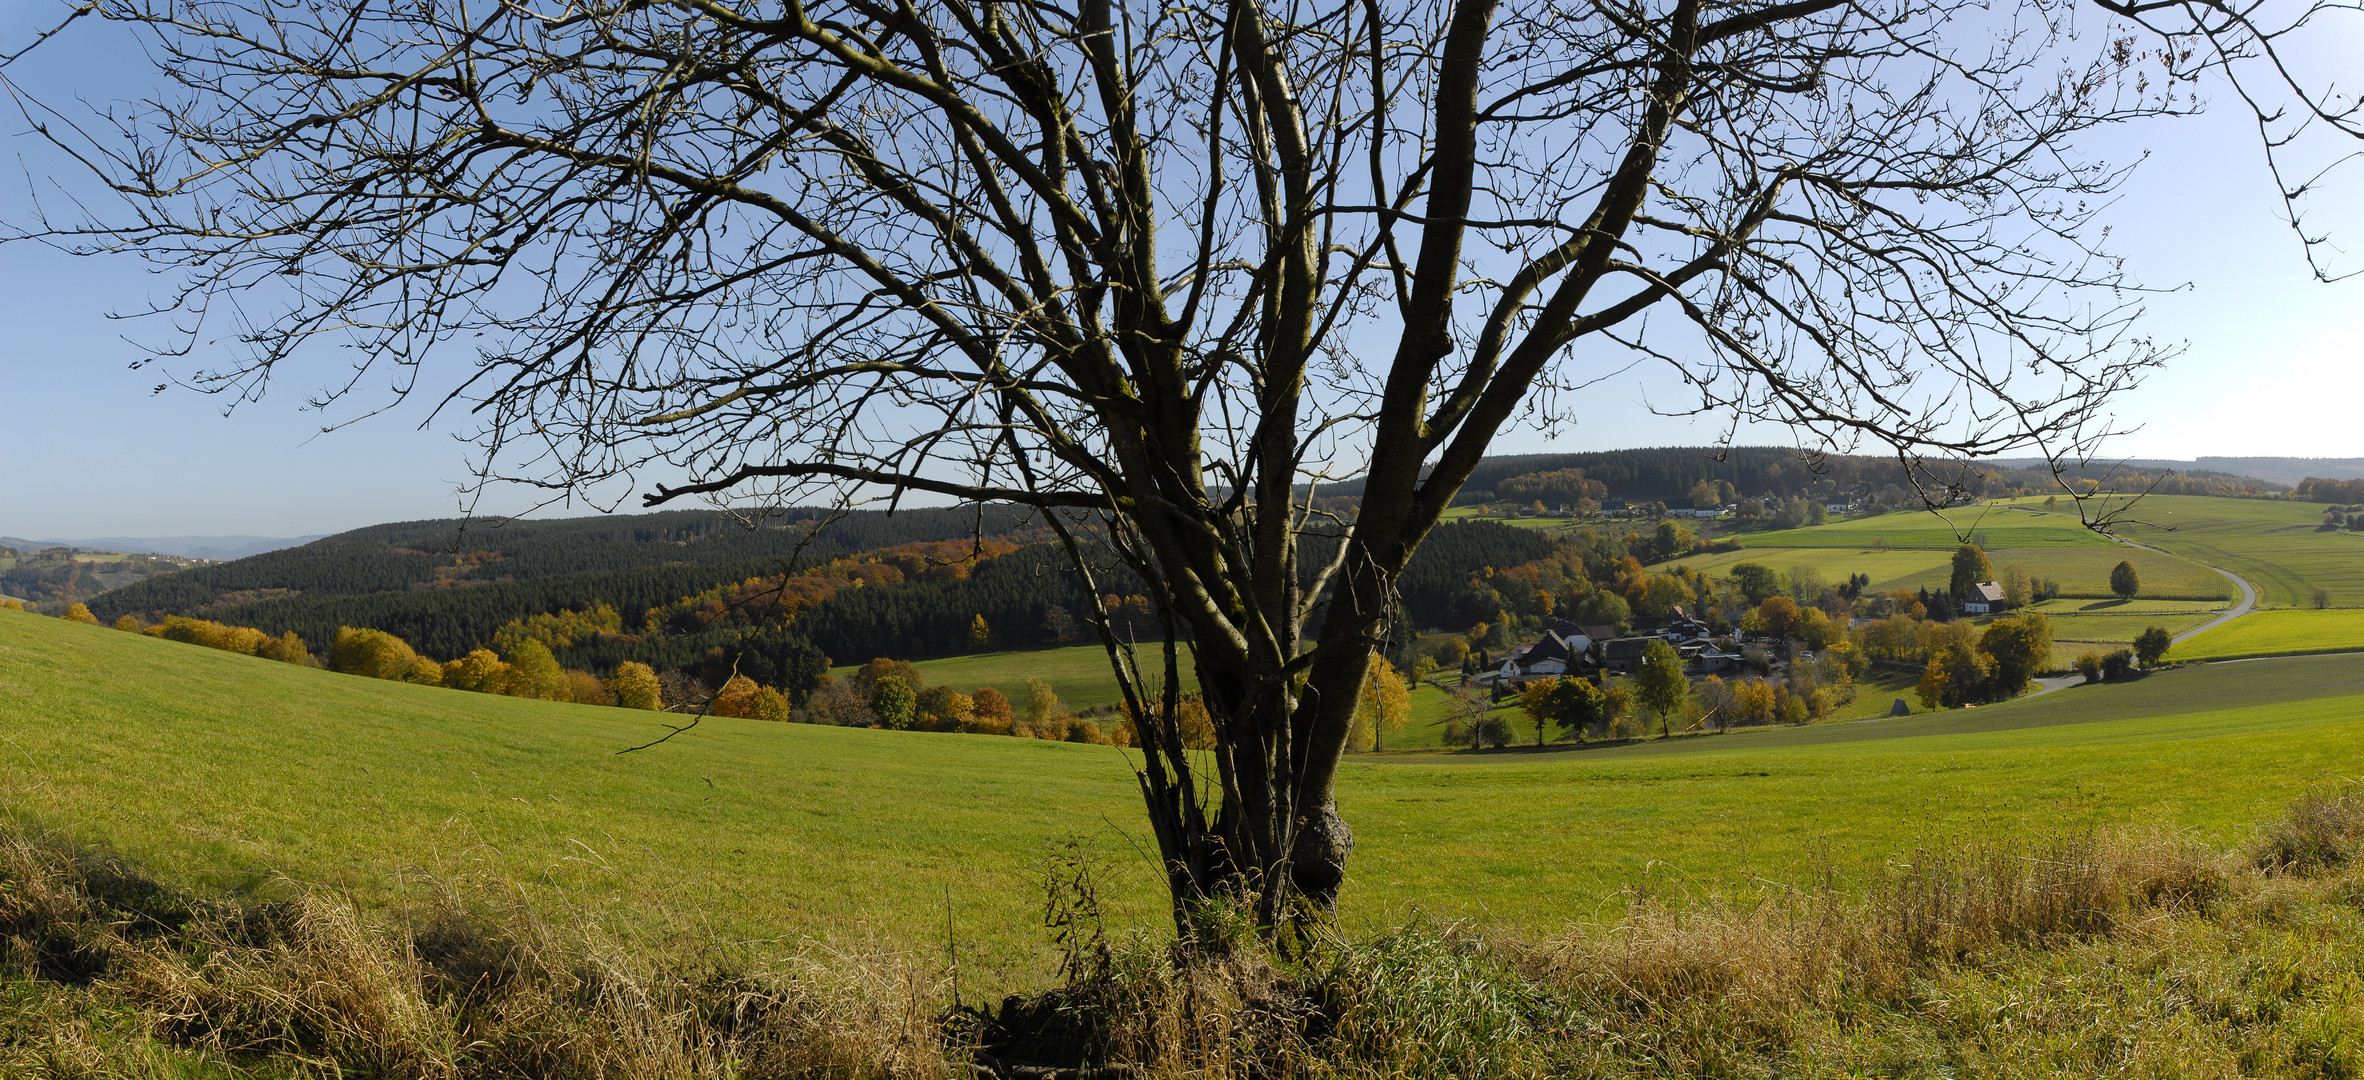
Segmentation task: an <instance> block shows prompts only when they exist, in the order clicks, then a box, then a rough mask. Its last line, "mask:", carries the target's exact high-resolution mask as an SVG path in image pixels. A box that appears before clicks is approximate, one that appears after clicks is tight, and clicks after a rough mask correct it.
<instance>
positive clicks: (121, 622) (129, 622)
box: [115, 615, 147, 634]
mask: <svg viewBox="0 0 2364 1080" xmlns="http://www.w3.org/2000/svg"><path fill="white" fill-rule="evenodd" d="M115 629H117V630H121V631H123V632H125V633H129V634H136V633H139V632H140V631H142V630H146V629H147V626H146V625H145V624H143V623H141V622H140V617H139V616H137V615H125V616H123V617H121V618H119V619H116V620H115Z"/></svg>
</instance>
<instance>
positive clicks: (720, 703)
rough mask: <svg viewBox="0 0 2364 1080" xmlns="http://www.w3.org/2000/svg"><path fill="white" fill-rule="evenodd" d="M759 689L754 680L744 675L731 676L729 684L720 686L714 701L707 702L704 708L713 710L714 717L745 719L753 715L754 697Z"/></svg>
mask: <svg viewBox="0 0 2364 1080" xmlns="http://www.w3.org/2000/svg"><path fill="white" fill-rule="evenodd" d="M760 689H762V688H761V687H759V686H757V685H755V680H753V679H750V678H748V677H747V676H745V675H733V676H731V679H730V681H729V682H726V683H724V684H722V689H721V691H719V692H717V693H716V694H715V695H714V700H713V701H711V702H708V703H707V706H706V707H707V708H709V709H711V710H713V712H714V715H716V716H729V717H736V718H738V719H742V720H743V719H747V718H749V717H752V716H754V715H755V695H756V692H757V691H758V690H760Z"/></svg>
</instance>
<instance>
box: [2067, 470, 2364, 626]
mask: <svg viewBox="0 0 2364 1080" xmlns="http://www.w3.org/2000/svg"><path fill="white" fill-rule="evenodd" d="M2114 505H2116V504H2115V502H2114V501H2113V502H2108V503H2103V504H2099V505H2097V507H2096V509H2095V511H2094V512H2096V513H2099V512H2101V511H2102V510H2105V509H2108V508H2110V507H2111V506H2114ZM2073 514H2074V511H2073V510H2065V509H2064V510H2063V512H2059V513H2055V514H2054V515H2053V516H2055V517H2059V518H2061V519H2063V520H2065V521H2070V522H2072V523H2073V522H2074V520H2075V519H2074V517H2073V516H2072V515H2073ZM2322 516H2323V507H2322V505H2321V504H2319V503H2303V502H2279V501H2273V500H2265V499H2216V498H2206V497H2202V496H2197V495H2153V496H2147V497H2145V498H2144V499H2142V500H2141V502H2140V503H2139V504H2137V505H2136V507H2135V508H2134V509H2133V510H2132V511H2131V512H2130V513H2129V514H2128V515H2127V519H2126V521H2125V523H2124V524H2123V525H2122V526H2121V527H2120V528H2119V530H2118V532H2119V535H2121V536H2124V537H2126V538H2127V539H2129V540H2133V541H2136V542H2139V543H2144V544H2150V545H2152V546H2154V547H2159V548H2164V549H2166V550H2168V551H2172V552H2174V553H2176V554H2178V555H2182V556H2184V557H2186V558H2190V559H2196V560H2199V561H2201V562H2204V563H2210V564H2213V565H2217V566H2222V567H2224V568H2225V569H2227V570H2230V571H2232V572H2233V573H2236V574H2239V575H2241V576H2242V577H2244V578H2246V579H2248V581H2249V583H2250V584H2251V585H2253V586H2255V587H2256V588H2257V590H2258V598H2257V601H2258V604H2259V605H2260V606H2262V607H2305V606H2308V605H2310V604H2311V603H2312V602H2313V595H2314V591H2315V589H2316V588H2317V587H2318V586H2319V587H2322V588H2326V589H2329V590H2331V597H2332V599H2331V602H2332V603H2333V604H2335V605H2339V606H2351V605H2364V535H2359V534H2357V533H2351V532H2319V531H2317V530H2316V528H2315V526H2316V525H2317V524H2318V523H2319V522H2320V521H2321V520H2322Z"/></svg>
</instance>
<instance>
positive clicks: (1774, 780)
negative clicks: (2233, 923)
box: [0, 612, 2364, 987]
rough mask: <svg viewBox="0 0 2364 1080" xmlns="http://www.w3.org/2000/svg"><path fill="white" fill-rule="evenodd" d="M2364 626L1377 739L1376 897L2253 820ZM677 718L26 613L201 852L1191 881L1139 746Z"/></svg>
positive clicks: (977, 971)
mask: <svg viewBox="0 0 2364 1080" xmlns="http://www.w3.org/2000/svg"><path fill="white" fill-rule="evenodd" d="M2360 715H2364V657H2358V656H2333V657H2313V658H2296V659H2285V660H2273V661H2259V662H2252V663H2242V664H2232V665H2225V666H2222V667H2195V668H2189V669H2179V670H2175V671H2170V672H2167V673H2164V674H2161V675H2157V676H2154V677H2152V678H2150V679H2147V680H2143V681H2139V682H2136V683H2132V684H2127V685H2113V686H2103V687H2078V688H2073V689H2071V690H2067V691H2062V692H2059V693H2055V694H2051V695H2047V696H2045V697H2041V698H2036V699H2031V700H2027V701H2021V702H2015V703H2011V704H2006V705H2000V706H1994V707H1990V708H1982V709H1978V710H1976V711H1974V712H1955V713H1945V714H1937V715H1923V716H1916V717H1912V718H1908V719H1905V720H1892V721H1878V722H1873V723H1839V724H1821V725H1814V726H1811V727H1805V728H1790V729H1778V730H1765V731H1750V732H1743V733H1736V734H1731V735H1722V736H1707V737H1696V738H1686V739H1677V740H1672V741H1668V742H1652V743H1642V744H1635V745H1629V746H1625V747H1619V748H1608V749H1586V750H1578V749H1572V748H1554V749H1552V750H1547V751H1534V750H1514V751H1503V752H1495V753H1486V754H1474V755H1473V754H1454V755H1429V756H1420V755H1402V754H1385V755H1371V756H1366V757H1360V758H1355V759H1351V760H1350V761H1349V762H1348V763H1347V764H1346V765H1345V767H1344V769H1343V770H1342V773H1341V776H1340V781H1339V784H1340V787H1339V800H1340V804H1341V808H1342V811H1343V813H1344V814H1345V816H1346V818H1347V820H1348V821H1349V822H1350V823H1351V824H1352V826H1353V828H1354V829H1355V832H1356V836H1357V840H1358V844H1357V848H1356V856H1355V863H1354V869H1353V872H1352V876H1351V877H1350V879H1349V884H1348V891H1347V896H1346V910H1347V912H1348V914H1349V916H1350V917H1351V918H1353V919H1358V920H1372V921H1375V922H1377V923H1380V924H1387V925H1392V924H1394V923H1396V922H1398V921H1400V920H1401V919H1402V918H1404V917H1405V916H1406V914H1407V913H1408V912H1410V911H1412V910H1414V909H1417V910H1420V911H1425V912H1428V913H1431V914H1434V915H1437V916H1439V917H1445V918H1469V919H1476V920H1480V921H1482V922H1485V923H1488V924H1491V925H1495V926H1498V927H1501V928H1504V929H1507V930H1510V931H1514V932H1516V931H1519V930H1520V929H1521V928H1530V929H1538V930H1541V929H1549V928H1552V927H1556V926H1559V925H1561V924H1564V923H1565V922H1567V921H1570V920H1578V919H1588V918H1591V917H1594V916H1596V915H1602V914H1610V913H1613V912H1614V911H1615V910H1616V909H1617V907H1618V906H1619V905H1620V904H1621V903H1622V902H1623V901H1621V900H1620V899H1619V897H1620V896H1622V895H1626V894H1625V893H1623V892H1622V890H1627V889H1645V890H1647V891H1649V892H1651V893H1653V894H1656V895H1661V896H1670V895H1671V896H1678V897H1679V896H1683V895H1699V894H1704V893H1708V892H1717V893H1723V894H1727V895H1749V894H1753V893H1756V892H1759V891H1761V890H1764V889H1768V888H1775V887H1779V886H1780V885H1781V884H1803V883H1807V882H1810V881H1812V880H1814V879H1815V878H1817V876H1818V875H1819V874H1820V872H1821V868H1823V867H1828V868H1830V869H1832V870H1835V871H1837V872H1839V873H1840V874H1841V875H1842V876H1844V875H1845V874H1847V873H1848V872H1850V871H1852V870H1855V869H1859V868H1864V867H1870V866H1876V865H1879V864H1880V862H1881V861H1882V860H1885V859H1888V858H1890V857H1892V856H1894V855H1896V854H1897V853H1898V852H1900V851H1909V850H1910V849H1911V848H1912V847H1913V846H1914V845H1915V844H1916V843H1920V842H1924V841H1927V842H1947V841H1948V838H1959V837H1963V836H1967V835H1980V834H2013V833H2019V832H2026V831H2038V830H2048V829H2055V828H2060V827H2071V826H2077V825H2081V824H2095V825H2109V824H2120V823H2137V824H2157V825H2162V826H2167V827H2175V828H2188V829H2191V830H2194V831H2195V832H2196V833H2197V834H2198V835H2200V836H2202V837H2204V838H2206V839H2209V840H2211V841H2213V842H2229V841H2231V840H2235V839H2238V838H2239V836H2240V835H2242V834H2244V833H2245V831H2246V830H2247V829H2249V828H2250V827H2251V824H2252V823H2253V822H2255V821H2257V820H2259V819H2261V818H2264V817H2266V816H2268V815H2271V814H2273V813H2276V812H2278V811H2279V809H2280V808H2281V806H2282V805H2283V803H2284V802H2286V801H2287V800H2288V798H2289V797H2290V796H2291V795H2292V794H2293V793H2294V792H2296V791H2298V790H2301V789H2303V788H2305V787H2306V786H2308V785H2310V784H2314V783H2316V782H2319V781H2321V780H2323V779H2325V778H2327V777H2331V776H2335V775H2347V774H2351V773H2353V771H2354V762H2355V761H2356V760H2357V758H2358V757H2359V755H2364V724H2359V723H2358V722H2357V718H2358V717H2359V716H2360ZM661 734H663V729H662V728H661V727H660V726H659V718H658V717H656V716H653V715H651V714H645V713H632V712H626V711H622V710H614V709H597V708H588V707H581V706H573V705H560V704H553V703H544V702H531V701H520V700H514V699H508V698H496V697H487V696H482V695H473V694H466V693H460V692H457V691H447V690H440V689H431V688H424V687H415V686H407V685H399V684H393V683H385V682H375V681H369V680H363V679H358V678H352V677H348V676H340V675H334V674H330V673H326V672H320V671H315V670H311V669H305V668H297V667H292V666H289V665H283V664H274V663H270V662H266V661H261V660H256V659H253V658H249V657H240V656H233V655H230V654H227V653H222V652H216V651H211V650H207V649H202V648H198V647H194V646H187V645H180V644H175V643H171V642H165V641H160V640H157V639H153V638H146V637H137V636H133V635H129V634H121V633H117V632H114V631H110V630H105V629H102V628H97V627H84V626H75V625H71V624H67V623H64V622H62V621H59V620H54V619H44V618H40V617H37V616H31V615H24V614H18V613H14V612H0V736H4V740H0V791H6V792H8V793H9V795H8V798H7V800H6V806H5V809H6V810H7V811H8V812H10V813H14V814H18V815H22V816H26V817H29V818H32V819H34V820H37V821H40V822H43V823H46V824H48V825H51V826H55V827H60V828H64V829H66V830H68V831H70V832H72V833H74V834H77V835H80V836H84V837H86V838H94V839H105V840H107V841H109V842H112V843H113V844H115V845H117V846H118V847H119V848H120V849H121V850H123V851H124V852H126V853H128V854H130V855H133V856H135V857H138V858H141V859H144V860H147V861H148V862H150V863H151V864H152V865H153V866H155V867H157V868H158V869H159V870H160V871H161V872H163V873H165V874H167V875H168V876H172V877H175V878H179V879H184V880H193V881H198V882H200V883H214V884H219V883H224V882H226V883H229V884H238V883H260V884H261V885H262V886H263V887H266V888H267V887H268V882H269V881H270V880H271V878H272V876H273V875H287V876H288V877H289V878H291V879H293V880H295V881H299V882H305V883H314V884H319V885H324V886H327V887H330V888H334V889H338V890H342V891H347V892H350V893H351V894H353V895H355V896H357V897H360V898H362V899H364V900H366V901H369V902H374V903H398V902H401V901H402V900H403V898H404V897H405V896H409V895H416V894H418V893H419V891H420V890H423V889H425V888H427V887H428V886H427V885H426V884H424V883H423V882H422V880H421V879H422V877H423V876H425V875H436V876H441V877H446V878H457V879H460V880H463V881H476V882H486V883H493V884H503V883H506V884H508V885H512V886H514V887H520V888H525V889H527V890H528V891H529V892H532V893H534V894H535V895H538V896H543V897H546V898H555V899H556V900H558V901H561V902H564V903H567V904H569V905H572V906H574V907H577V908H580V909H584V910H590V911H603V910H609V909H611V908H612V909H614V910H615V911H616V912H617V913H618V916H619V917H633V918H642V919H651V920H655V919H670V920H685V921H691V922H695V923H697V924H699V925H707V926H712V927H715V928H717V929H718V930H719V931H721V932H726V933H732V934H746V935H755V936H762V937H791V938H822V939H834V940H844V941H858V940H862V939H865V938H879V939H885V940H892V941H897V942H902V943H905V944H916V945H919V946H921V947H926V946H927V943H930V942H942V941H944V940H945V937H946V933H947V922H948V921H949V923H950V925H951V927H952V933H953V934H955V935H957V937H958V939H959V941H960V945H961V950H962V954H963V956H964V964H967V965H973V966H970V967H968V968H967V969H966V970H969V971H970V972H971V973H972V974H971V975H970V976H969V977H970V978H973V979H974V980H975V983H974V984H973V985H976V986H979V987H992V986H1011V985H1017V984H1020V983H1024V982H1026V981H1028V980H1033V979H1037V978H1041V977H1044V975H1045V973H1044V972H1042V971H1040V970H1037V969H1036V967H1035V966H1033V965H1037V964H1039V963H1041V962H1042V961H1041V954H1042V953H1043V952H1044V950H1043V949H1041V948H1040V945H1041V943H1042V937H1041V935H1042V930H1041V929H1040V904H1041V893H1040V882H1041V874H1042V870H1043V867H1044V864H1045V859H1046V857H1047V855H1048V853H1049V852H1050V851H1051V850H1052V848H1053V846H1054V845H1056V844H1058V843H1060V842H1062V841H1065V840H1068V839H1078V840H1081V841H1082V842H1084V843H1086V844H1088V845H1090V846H1091V847H1092V848H1094V849H1095V850H1097V851H1099V852H1100V853H1101V854H1102V855H1103V856H1105V857H1106V858H1107V859H1109V860H1110V867H1109V876H1108V878H1107V880H1106V889H1105V891H1104V893H1103V898H1104V900H1105V901H1106V902H1107V903H1108V904H1109V907H1110V912H1111V917H1112V918H1114V919H1116V920H1118V921H1119V922H1121V923H1129V924H1133V925H1142V926H1156V925H1158V924H1159V922H1160V920H1161V918H1162V916H1161V914H1160V912H1161V910H1162V908H1161V901H1160V900H1159V898H1158V896H1157V885H1156V882H1155V878H1154V875H1153V868H1152V866H1151V864H1150V861H1149V860H1148V858H1147V857H1146V855H1145V854H1144V852H1146V851H1147V850H1148V848H1147V844H1148V840H1147V836H1146V830H1145V829H1144V827H1143V826H1142V824H1141V819H1140V817H1141V816H1140V809H1139V805H1138V802H1137V796H1136V795H1135V787H1134V780H1133V776H1132V765H1133V759H1132V758H1131V756H1130V755H1129V754H1127V753H1126V752H1124V751H1120V750H1115V749H1111V748H1106V747H1091V746H1078V745H1067V744H1054V743H1044V742H1037V741H1033V740H1019V739H1008V738H993V737H985V736H963V735H937V734H922V733H904V732H887V731H867V730H849V729H839V728H818V727H806V726H798V725H770V724H762V723H757V722H752V721H736V720H720V719H709V720H706V721H704V722H703V723H701V724H699V725H698V726H697V727H696V728H695V729H694V730H692V731H689V732H687V733H685V734H683V735H680V736H679V737H676V738H674V739H673V740H672V741H670V742H667V743H665V744H663V745H660V746H656V747H652V748H650V749H646V750H642V751H639V752H636V753H632V754H628V755H619V754H618V753H617V751H619V750H621V749H623V748H625V747H629V746H633V745H635V744H639V743H643V742H646V741H648V740H650V739H652V738H654V737H656V736H658V735H661Z"/></svg>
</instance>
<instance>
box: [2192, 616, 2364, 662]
mask: <svg viewBox="0 0 2364 1080" xmlns="http://www.w3.org/2000/svg"><path fill="white" fill-rule="evenodd" d="M2350 649H2364V608H2333V609H2330V610H2328V611H2312V610H2307V609H2285V610H2279V611H2253V612H2250V613H2249V614H2247V615H2243V616H2241V617H2240V618H2238V619H2234V620H2233V621H2231V622H2229V623H2226V624H2224V625H2223V626H2219V627H2217V628H2216V629H2214V630H2210V631H2208V632H2207V633H2205V634H2201V635H2200V636H2198V637H2195V638H2193V639H2191V640H2190V641H2187V642H2184V643H2183V644H2181V645H2178V646H2176V647H2175V651H2173V652H2171V653H2169V654H2168V658H2169V659H2173V660H2223V659H2229V658H2233V657H2244V656H2287V655H2292V654H2299V653H2321V652H2336V651H2342V650H2350Z"/></svg>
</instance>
